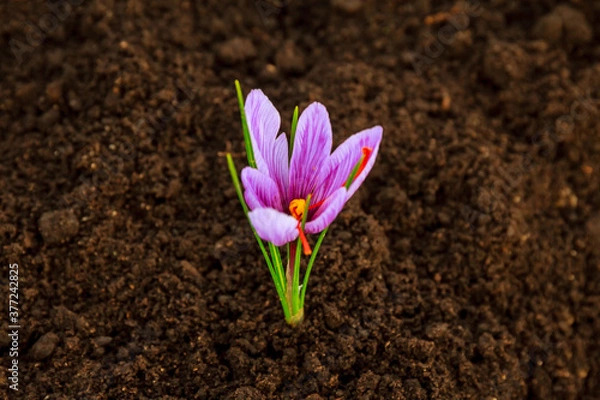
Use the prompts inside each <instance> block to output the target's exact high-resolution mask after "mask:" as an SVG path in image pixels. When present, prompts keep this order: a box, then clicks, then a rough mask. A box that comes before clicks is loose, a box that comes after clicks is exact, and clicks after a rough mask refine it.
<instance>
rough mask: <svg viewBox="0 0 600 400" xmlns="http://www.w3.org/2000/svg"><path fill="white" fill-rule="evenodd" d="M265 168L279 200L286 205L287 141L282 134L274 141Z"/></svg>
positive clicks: (266, 158)
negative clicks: (278, 195) (275, 184)
mask: <svg viewBox="0 0 600 400" xmlns="http://www.w3.org/2000/svg"><path fill="white" fill-rule="evenodd" d="M265 161H266V163H267V167H268V169H269V173H270V176H271V178H272V179H273V180H274V181H275V183H277V187H278V188H279V193H280V195H281V200H282V201H283V204H287V203H288V202H289V200H288V196H287V193H288V181H289V159H288V141H287V137H286V136H285V135H284V134H282V135H279V137H278V138H277V139H276V140H275V145H274V146H273V151H272V152H271V153H270V154H268V155H267V156H266V157H265Z"/></svg>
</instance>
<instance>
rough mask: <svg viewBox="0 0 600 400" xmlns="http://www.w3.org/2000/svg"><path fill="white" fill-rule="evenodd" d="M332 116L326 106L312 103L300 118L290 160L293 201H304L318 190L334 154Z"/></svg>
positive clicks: (290, 195)
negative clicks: (317, 185)
mask: <svg viewBox="0 0 600 400" xmlns="http://www.w3.org/2000/svg"><path fill="white" fill-rule="evenodd" d="M331 144H332V133H331V123H330V122H329V114H328V113H327V109H326V108H325V106H324V105H323V104H320V103H312V104H311V105H309V106H308V107H307V108H306V109H305V110H304V111H303V112H302V115H300V118H299V119H298V126H297V128H296V136H295V139H294V151H293V154H292V158H291V160H290V182H289V185H290V190H289V193H288V194H289V198H290V199H304V198H306V196H308V194H309V193H310V192H312V191H313V190H314V189H315V186H316V184H317V179H318V176H319V171H320V169H321V168H322V166H323V164H324V163H325V161H326V160H327V157H328V156H329V154H330V153H331Z"/></svg>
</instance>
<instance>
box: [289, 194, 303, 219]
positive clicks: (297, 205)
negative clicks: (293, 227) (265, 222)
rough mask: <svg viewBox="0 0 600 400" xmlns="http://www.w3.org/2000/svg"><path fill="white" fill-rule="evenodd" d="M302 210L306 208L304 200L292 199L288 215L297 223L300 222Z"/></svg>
mask: <svg viewBox="0 0 600 400" xmlns="http://www.w3.org/2000/svg"><path fill="white" fill-rule="evenodd" d="M304 208H306V200H304V199H294V200H292V201H291V202H290V214H292V217H294V218H296V219H297V220H298V221H302V217H303V216H304Z"/></svg>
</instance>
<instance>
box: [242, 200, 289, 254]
mask: <svg viewBox="0 0 600 400" xmlns="http://www.w3.org/2000/svg"><path fill="white" fill-rule="evenodd" d="M248 218H250V223H251V224H252V226H253V227H254V229H255V230H256V233H257V234H258V236H259V237H260V238H261V239H263V240H266V241H267V242H271V243H273V244H274V245H275V246H283V245H284V244H286V243H289V242H291V241H293V240H296V238H297V237H298V221H296V219H294V217H292V216H290V215H287V214H284V213H282V212H279V211H277V210H274V209H272V208H257V209H256V210H254V211H250V212H249V213H248Z"/></svg>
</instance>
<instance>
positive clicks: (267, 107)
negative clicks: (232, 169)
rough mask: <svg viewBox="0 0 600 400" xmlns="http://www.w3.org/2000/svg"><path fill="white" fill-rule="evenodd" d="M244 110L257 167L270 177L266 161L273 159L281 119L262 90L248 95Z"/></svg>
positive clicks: (255, 90) (256, 90)
mask: <svg viewBox="0 0 600 400" xmlns="http://www.w3.org/2000/svg"><path fill="white" fill-rule="evenodd" d="M244 110H245V112H246V120H247V122H248V129H249V131H250V138H251V141H252V150H253V152H254V158H255V160H256V167H257V168H258V170H259V171H260V172H262V173H263V174H266V175H270V171H269V165H268V163H267V161H266V160H267V159H270V158H271V157H272V153H273V147H274V146H275V137H276V136H277V133H278V132H279V127H280V125H281V117H280V116H279V112H277V109H276V108H275V106H273V103H271V101H270V100H269V98H268V97H267V96H265V94H264V93H263V91H262V90H260V89H254V90H252V91H251V92H250V93H249V94H248V97H246V103H245V105H244Z"/></svg>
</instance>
